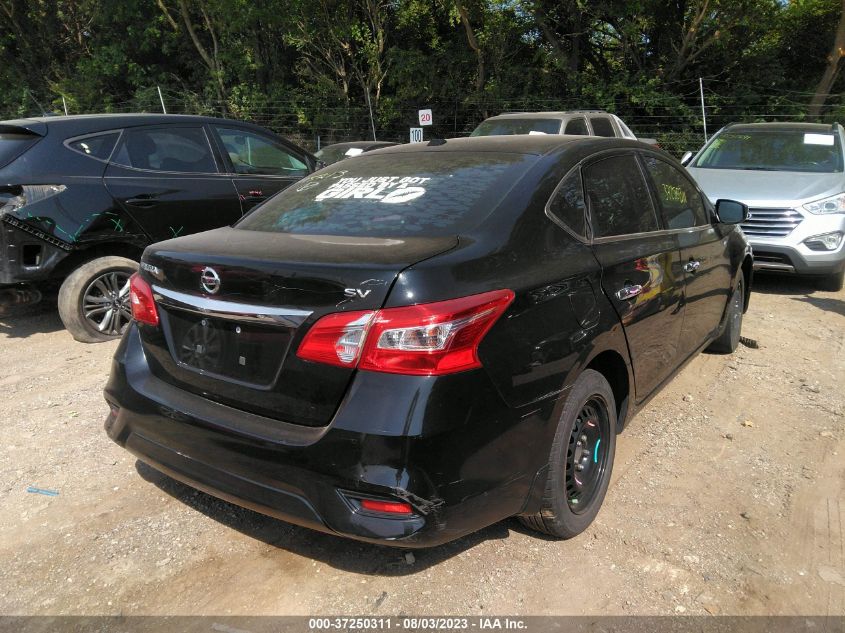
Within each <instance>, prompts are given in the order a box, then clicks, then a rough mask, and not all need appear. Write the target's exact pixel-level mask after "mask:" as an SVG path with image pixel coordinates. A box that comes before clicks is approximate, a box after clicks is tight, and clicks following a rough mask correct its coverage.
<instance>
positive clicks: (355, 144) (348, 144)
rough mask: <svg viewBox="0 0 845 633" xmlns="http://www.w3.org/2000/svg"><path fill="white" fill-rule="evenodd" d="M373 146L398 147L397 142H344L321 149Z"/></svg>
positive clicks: (324, 146)
mask: <svg viewBox="0 0 845 633" xmlns="http://www.w3.org/2000/svg"><path fill="white" fill-rule="evenodd" d="M373 145H379V146H383V147H389V146H391V145H398V143H396V142H395V141H343V142H342V143H332V144H331V145H323V147H322V148H320V149H328V148H330V147H333V148H335V149H343V148H346V147H372V146H373Z"/></svg>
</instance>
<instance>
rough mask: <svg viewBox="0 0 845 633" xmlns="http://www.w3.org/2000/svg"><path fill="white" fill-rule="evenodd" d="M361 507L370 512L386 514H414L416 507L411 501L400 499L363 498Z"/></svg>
mask: <svg viewBox="0 0 845 633" xmlns="http://www.w3.org/2000/svg"><path fill="white" fill-rule="evenodd" d="M360 503H361V508H362V509H363V510H369V511H370V512H383V513H385V514H413V512H414V509H413V508H412V507H411V504H409V503H402V502H400V501H378V500H376V499H361V502H360Z"/></svg>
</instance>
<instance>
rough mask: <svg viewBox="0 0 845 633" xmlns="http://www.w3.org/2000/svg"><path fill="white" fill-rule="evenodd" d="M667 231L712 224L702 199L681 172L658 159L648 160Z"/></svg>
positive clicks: (647, 165)
mask: <svg viewBox="0 0 845 633" xmlns="http://www.w3.org/2000/svg"><path fill="white" fill-rule="evenodd" d="M643 162H644V163H645V166H646V171H648V174H649V176H651V180H652V182H653V183H654V190H655V194H656V195H657V201H658V203H659V204H660V209H661V211H662V213H663V222H664V224H665V225H666V228H667V229H687V228H691V227H694V226H703V225H706V224H709V223H710V221H709V219H708V218H709V214H708V213H707V210H706V209H705V207H704V202H703V201H702V200H701V195H700V194H699V193H698V190H697V189H696V188H695V187H694V186H693V184H692V183H691V182H690V181H689V180H688V179H687V178H686V177H685V176H684V175H683V174H682V173H681V172H680V171H678V169H676V168H675V167H673V166H672V165H670V164H669V163H667V162H665V161H662V160H660V159H658V158H656V157H654V156H644V157H643Z"/></svg>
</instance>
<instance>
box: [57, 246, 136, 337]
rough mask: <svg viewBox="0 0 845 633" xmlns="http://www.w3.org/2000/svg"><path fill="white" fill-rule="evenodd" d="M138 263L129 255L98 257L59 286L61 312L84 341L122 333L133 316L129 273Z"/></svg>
mask: <svg viewBox="0 0 845 633" xmlns="http://www.w3.org/2000/svg"><path fill="white" fill-rule="evenodd" d="M136 270H138V263H137V262H134V261H132V260H131V259H127V258H125V257H117V256H113V255H112V256H108V257H98V258H97V259H93V260H91V261H90V262H87V263H86V264H83V265H82V266H80V267H79V268H77V269H76V270H74V271H73V272H72V273H71V274H70V275H68V277H67V279H65V280H64V283H62V287H61V288H60V289H59V316H60V317H61V319H62V323H64V325H65V327H66V328H67V330H68V332H70V334H71V336H73V338H75V339H76V340H77V341H80V342H82V343H99V342H101V341H108V340H111V339H114V338H117V337H119V336H120V335H121V334H123V332H124V331H125V330H126V328H127V326H128V325H129V322H130V321H131V320H132V308H131V307H130V304H129V277H130V276H131V275H132V273H134V272H135V271H136Z"/></svg>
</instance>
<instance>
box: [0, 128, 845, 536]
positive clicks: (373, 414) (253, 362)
mask: <svg viewBox="0 0 845 633" xmlns="http://www.w3.org/2000/svg"><path fill="white" fill-rule="evenodd" d="M559 114H560V113H554V115H553V116H552V115H550V116H549V117H547V118H543V117H537V120H539V121H546V122H549V121H551V123H549V126H550V127H548V128H547V129H545V130H535V129H528V130H527V132H532V131H534V132H541V133H535V134H530V133H525V132H526V130H525V129H523V128H522V127H518V126H521V125H522V123H519V121H520V117H522V118H523V119H525V118H526V117H525V116H524V115H506V116H505V117H502V118H500V119H501V120H500V122H496V121H493V122H490V123H489V125H488V126H487V127H485V128H484V129H485V130H488V131H489V133H485V132H484V130H482V131H481V132H479V133H478V134H474V137H471V138H463V139H435V140H432V141H429V142H427V143H417V144H406V145H391V146H387V147H381V148H376V149H373V148H372V147H370V146H369V145H368V144H363V143H356V144H352V145H350V146H346V147H341V148H339V149H340V150H341V151H340V152H337V156H331V155H327V154H331V153H330V152H324V156H326V158H328V159H329V160H331V159H333V158H339V160H338V161H337V162H334V163H333V164H331V165H329V166H326V167H322V168H319V167H321V165H322V163H318V162H317V158H316V157H313V156H311V155H309V154H307V152H303V151H302V150H299V149H298V148H295V147H293V146H290V145H289V144H287V143H285V142H284V141H282V140H280V139H277V138H275V137H273V136H272V135H270V133H268V132H266V131H264V130H261V128H255V127H253V126H248V125H246V124H235V123H232V122H228V121H220V120H217V119H206V118H198V117H191V118H184V117H171V118H155V117H154V118H152V119H151V118H144V117H140V118H132V117H129V118H128V119H127V120H123V119H117V118H115V119H112V120H111V121H110V122H109V126H107V127H100V128H98V129H94V128H93V127H91V128H89V129H85V130H81V131H80V130H79V129H73V130H71V129H67V130H65V132H61V126H62V125H68V126H69V128H72V127H73V126H74V125H75V126H81V125H82V124H83V123H87V122H88V120H87V119H84V118H69V119H67V120H63V121H62V122H58V125H54V124H53V123H54V122H53V121H52V120H47V121H40V120H38V121H34V122H33V121H29V122H26V121H24V122H8V123H7V124H3V126H5V127H0V133H2V134H4V135H6V136H0V141H2V142H5V141H7V140H8V141H9V142H10V143H16V145H14V149H13V150H12V149H9V151H8V152H7V154H6V155H7V156H8V160H6V163H7V166H6V167H4V168H3V169H4V170H6V171H3V172H0V173H2V174H3V175H4V176H6V178H4V181H8V182H13V183H15V184H10V185H8V186H7V187H6V191H7V202H6V205H5V206H4V207H3V211H2V221H3V231H4V237H3V239H4V242H3V244H2V246H3V248H5V249H6V252H7V253H9V254H10V256H9V257H7V258H6V259H4V262H6V263H4V266H5V268H3V269H2V270H3V271H4V273H3V274H4V275H6V276H5V277H4V278H3V279H2V280H0V281H6V280H11V281H19V280H20V279H19V277H15V274H16V273H17V272H18V271H24V272H27V271H28V269H29V268H32V269H33V271H32V275H33V280H34V279H39V277H38V276H37V274H36V273H39V274H42V273H43V275H44V277H43V278H49V277H50V275H53V276H55V277H61V274H62V272H63V273H64V274H65V275H66V278H65V280H64V282H63V284H62V290H61V292H60V310H61V313H62V317H63V319H64V320H65V323H66V324H68V326H69V328H70V329H71V330H72V332H73V333H74V335H75V336H77V338H81V339H83V340H93V339H95V338H98V337H100V336H106V335H108V334H110V333H111V334H115V333H118V332H120V331H123V332H124V334H123V337H122V339H121V342H120V345H119V346H118V348H117V351H116V353H115V357H114V363H113V365H112V371H111V376H110V378H109V381H108V384H107V386H106V389H105V397H106V400H107V402H108V405H109V414H108V417H107V419H106V422H105V426H106V431H107V433H108V435H109V437H110V438H111V439H112V440H114V441H115V442H117V443H118V444H119V445H121V446H123V447H125V448H126V449H127V450H129V451H130V452H131V453H133V454H134V455H136V456H137V457H138V458H139V459H141V460H143V461H145V462H147V463H149V464H150V465H152V466H153V467H155V468H157V469H159V470H161V471H163V472H165V473H167V474H169V475H170V476H172V477H174V478H176V479H178V480H181V481H183V482H185V483H187V484H189V485H191V486H194V487H196V488H199V489H201V490H204V491H206V492H208V493H210V494H213V495H216V496H219V497H221V498H223V499H227V500H230V501H233V502H235V503H238V504H241V505H243V506H246V507H249V508H253V509H255V510H258V511H260V512H263V513H265V514H268V515H271V516H275V517H278V518H281V519H284V520H286V521H290V522H293V523H297V524H300V525H304V526H307V527H310V528H313V529H316V530H321V531H324V532H329V533H332V534H338V535H343V536H347V537H350V538H354V539H358V540H362V541H369V542H377V543H384V544H388V545H394V546H400V547H426V546H432V545H437V544H440V543H444V542H446V541H449V540H451V539H454V538H457V537H460V536H462V535H464V534H467V533H469V532H472V531H474V530H477V529H480V528H482V527H484V526H486V525H489V524H491V523H494V522H496V521H499V520H501V519H504V518H507V517H510V516H518V517H520V518H521V519H522V521H523V522H524V523H525V524H526V525H528V526H530V527H531V528H533V529H536V530H538V531H540V532H544V533H546V534H549V535H552V536H555V537H561V538H567V537H571V536H574V535H576V534H578V533H580V532H582V531H583V530H584V529H586V527H587V526H589V525H590V523H591V522H592V521H593V519H594V518H595V517H596V515H597V513H598V511H599V509H600V507H601V505H602V503H603V500H604V496H605V493H606V491H607V486H608V483H609V481H610V477H611V471H612V467H613V461H614V454H615V446H616V436H617V434H618V433H620V432H621V431H622V430H623V429H624V428H625V425H626V423H627V422H628V421H629V420H630V419H631V417H632V416H633V415H634V414H635V412H636V411H637V410H638V409H640V408H641V407H643V406H645V404H646V403H647V402H648V400H649V399H650V398H651V397H653V396H654V395H655V394H656V393H657V392H658V391H659V390H660V389H661V388H662V387H663V386H664V385H665V384H666V383H667V382H668V381H669V380H671V378H672V377H673V376H674V375H675V374H676V373H677V372H678V371H679V370H680V368H682V367H683V366H684V364H685V363H687V362H689V361H690V360H691V359H692V358H693V357H695V355H696V354H698V353H699V352H701V351H703V350H705V349H709V350H712V351H715V352H721V353H730V352H733V351H734V350H735V349H736V348H737V346H738V344H739V339H740V334H741V328H742V318H743V314H744V313H745V311H746V310H747V309H748V304H749V298H750V288H751V283H752V276H753V269H754V267H755V263H754V259H753V255H752V249H751V245H750V244H749V240H748V239H747V238H746V235H745V233H744V232H743V230H742V229H741V228H740V226H739V225H741V224H742V225H745V226H752V225H753V224H752V223H753V222H754V220H755V219H757V218H759V216H756V215H753V213H754V212H752V215H749V208H748V205H747V204H745V203H744V201H743V200H742V197H743V196H739V195H738V196H737V197H738V198H740V200H735V199H732V198H730V197H728V196H727V195H726V196H725V197H717V198H715V199H713V194H712V193H710V195H709V196H708V194H707V193H706V191H707V189H704V190H703V189H702V187H701V186H700V182H697V181H696V180H695V179H694V178H693V177H692V176H691V175H690V172H688V171H687V170H686V169H685V168H684V167H683V166H682V165H681V163H679V162H678V161H676V160H675V159H673V158H671V157H670V156H669V155H668V154H666V153H665V152H663V151H662V150H660V149H658V148H655V147H654V146H652V145H649V144H646V143H643V142H639V141H637V140H636V139H633V138H628V135H629V134H630V136H633V134H631V133H630V130H628V129H627V127H626V126H624V124H623V123H621V121H618V120H617V119H616V118H614V117H612V116H611V115H607V113H601V112H578V113H565V115H566V116H565V118H559V117H558V115H559ZM556 117H558V118H556ZM579 118H580V119H582V120H583V121H584V125H585V126H586V131H587V132H588V133H587V134H573V133H571V130H568V129H567V127H568V125H569V124H570V122H572V121H575V120H577V119H579ZM603 119H606V120H607V122H609V124H610V126H611V127H612V128H613V130H614V132H615V133H614V134H612V135H610V134H608V135H604V134H602V133H601V132H600V130H601V127H600V126H601V125H602V123H600V122H599V121H601V120H603ZM93 121H94V120H93V119H92V120H91V123H90V125H92V126H93V125H94V122H93ZM515 121H516V122H517V123H514V122H515ZM486 123H488V122H485V123H482V125H481V126H479V129H481V128H483V127H484V126H485V124H486ZM99 125H101V126H102V125H103V123H102V122H100V123H99ZM543 125H545V124H543ZM514 126H516V127H514ZM531 127H532V128H533V127H534V124H533V123H532V124H531ZM507 130H516V132H513V133H511V132H508V131H507ZM555 130H556V131H555ZM778 130H779V131H789V130H792V128H788V127H784V128H783V130H781V129H780V128H778ZM791 133H792V132H790V134H791ZM725 134H727V136H724V135H725ZM730 134H731V132H730V130H728V131H727V132H726V131H723V132H722V133H721V134H720V135H717V138H715V139H714V140H713V142H711V144H709V145H708V146H706V147H705V148H704V149H702V151H701V152H700V153H699V155H698V156H696V157H695V159H694V160H693V162H692V164H691V166H692V168H693V169H698V170H713V171H714V172H715V170H718V169H722V168H724V169H725V171H724V172H723V173H726V174H727V173H729V172H731V171H739V170H745V169H746V167H749V164H745V163H743V162H742V160H745V158H743V157H744V156H746V155H750V156H753V155H754V151H757V150H753V149H747V148H746V146H745V145H743V144H742V143H743V142H745V141H746V140H747V138H751V139H752V140H754V138H755V137H753V134H754V131H753V130H751V131H749V130H746V129H744V128H743V129H739V130H734V132H733V134H734V136H731V135H730ZM841 134H842V131H841V128H838V127H837V128H833V129H832V128H830V126H828V127H827V128H824V129H822V128H806V129H805V128H800V132H799V133H796V135H794V138H791V139H790V140H789V143H791V145H789V143H785V144H784V145H783V147H781V144H780V143H781V141H771V142H769V141H766V142H768V143H769V150H765V149H764V150H759V151H762V152H764V153H765V154H766V156H767V157H768V158H767V159H769V160H771V161H772V162H771V167H772V168H774V167H775V166H777V165H783V166H784V167H785V168H788V169H790V170H794V168H795V167H796V166H797V165H804V166H805V167H807V171H808V172H813V170H817V171H818V173H826V172H825V170H827V169H830V173H834V174H836V173H839V174H840V180H839V181H836V182H838V183H839V185H837V184H836V183H835V182H834V181H835V177H831V184H830V185H829V186H830V187H832V188H834V189H835V188H836V186H839V187H840V188H842V187H841V184H842V183H841V172H842V160H841V147H842V146H843V143H842V138H841ZM720 138H721V139H722V140H719V139H720ZM0 147H3V148H4V149H6V148H11V147H12V146H11V145H8V146H2V145H0ZM328 149H330V148H327V150H328ZM350 149H352V150H354V151H353V152H352V153H351V154H350V152H349V150H350ZM781 149H783V154H782V156H779V157H778V158H777V159H775V158H772V157H771V156H770V155H769V153H770V152H775V151H776V150H777V151H780V150H781ZM725 152H727V153H725ZM730 152H733V153H734V154H736V155H737V156H738V157H739V158H734V157H732V154H731V153H730ZM837 152H838V154H837ZM57 156H58V157H60V159H61V160H63V161H65V162H67V164H68V166H69V167H67V168H64V167H63V172H64V171H70V172H71V176H72V177H67V178H65V179H64V180H60V179H59V178H60V177H59V175H58V174H57V169H58V168H57V166H56V163H57V160H58V159H57V158H56V157H57ZM837 156H838V158H837ZM775 161H777V162H775ZM837 161H839V162H837ZM91 164H94V165H96V168H94V167H91ZM743 165H745V167H743ZM753 169H754V168H753V167H751V168H750V170H753ZM750 170H749V171H750ZM837 170H838V171H837ZM92 172H93V173H92ZM707 173H708V174H709V173H711V172H707ZM789 173H790V174H792V171H790V172H789ZM12 177H15V178H16V179H17V180H9V179H10V178H12ZM780 177H781V179H783V180H786V178H784V177H783V174H781V175H780ZM790 179H791V175H790ZM740 182H742V181H741V180H740ZM807 182H808V183H809V179H808V181H807ZM24 183H25V184H24ZM709 186H710V185H708V187H709ZM82 187H88V189H82ZM195 187H196V188H195ZM273 187H275V189H273ZM809 187H810V185H809V184H807V189H806V191H807V192H809V193H807V197H802V196H794V197H793V198H790V200H799V201H801V203H802V204H803V205H805V210H806V211H807V213H808V214H812V215H813V216H815V215H818V216H819V217H822V216H824V215H828V216H829V217H834V216H837V213H840V212H839V211H830V213H828V212H827V211H826V209H828V206H830V205H832V204H834V202H835V204H838V198H836V197H835V196H834V198H835V200H834V202H831V195H832V194H830V190H828V189H824V190H818V193H812V192H816V190H815V189H812V190H811V189H809ZM711 190H712V188H711ZM276 191H278V193H276V195H273V196H271V197H270V196H269V194H270V193H275V192H276ZM731 191H734V190H731ZM736 191H737V192H738V193H742V192H741V191H739V190H736ZM233 192H234V193H233ZM203 196H204V197H203ZM230 196H231V199H230ZM264 198H267V199H266V200H264ZM762 198H765V196H763V197H762ZM762 198H761V199H762ZM785 198H786V197H785ZM785 198H784V199H785ZM89 199H90V201H91V202H89ZM259 203H260V204H259ZM227 205H229V206H227ZM813 205H815V206H813ZM86 207H87V208H90V209H93V210H94V211H92V212H91V213H92V215H91V217H90V218H88V217H87V216H85V217H83V216H82V215H80V213H79V212H78V211H77V210H78V209H80V208H86ZM831 208H834V207H831ZM835 208H838V207H835ZM221 209H228V210H229V213H230V215H229V216H227V217H226V218H225V219H223V218H222V217H218V216H214V214H216V213H222V211H221ZM814 209H815V210H814ZM180 214H181V215H180ZM203 215H205V216H206V217H202V218H201V219H199V220H198V222H197V224H191V225H189V224H188V219H189V218H192V217H197V216H203ZM212 216H213V217H212ZM802 217H803V214H802ZM835 219H838V217H837V218H835ZM804 221H805V222H806V223H807V224H808V225H809V224H810V223H811V222H810V220H809V219H805V220H804ZM203 222H207V223H208V224H202V223H203ZM176 224H179V225H180V226H179V229H178V230H175V229H176V228H177V227H176ZM834 224H835V222H832V223H831V224H830V225H826V226H825V229H824V230H825V232H826V233H832V232H836V230H837V229H836V228H835V226H834ZM212 226H218V227H220V228H214V229H212V230H204V229H207V228H211V227H212ZM836 226H839V225H836ZM165 227H166V228H167V229H169V230H170V232H171V233H172V235H168V234H167V231H165V230H163V229H164V228H165ZM831 227H832V228H831ZM808 228H811V227H808ZM793 230H794V231H797V229H796V228H795V227H793ZM813 230H815V229H813ZM188 233H192V234H190V235H189V234H188ZM752 233H753V232H752ZM162 234H163V235H162ZM789 235H791V232H790V233H788V234H787V237H788V236H789ZM801 235H803V233H799V234H798V236H799V237H800V236H801ZM814 236H815V238H816V239H817V240H818V241H820V243H823V244H826V243H827V242H825V240H827V239H828V238H827V237H825V236H824V235H816V234H814V235H811V236H809V237H806V238H804V237H802V238H801V242H800V245H801V246H800V247H801V248H805V247H806V249H808V250H813V251H815V249H814V248H813V246H814V244H815V242H814V241H813V239H810V238H811V237H814ZM124 238H126V239H124ZM162 238H170V239H162ZM112 244H125V245H128V247H131V248H134V249H135V250H131V251H129V250H127V251H121V252H119V253H115V252H110V251H108V250H104V249H107V248H110V247H111V245H112ZM27 246H29V247H30V248H32V247H33V246H37V247H38V248H40V249H41V250H40V251H38V252H39V253H40V254H41V255H39V256H38V257H36V258H35V259H31V257H32V255H31V253H30V259H26V256H23V260H20V261H19V259H15V258H16V257H17V258H20V257H21V255H19V253H22V252H24V251H25V249H26V247H27ZM840 246H841V245H840ZM142 250H143V254H142V255H141V257H140V266H139V269H138V271H137V272H134V273H132V274H131V276H130V272H132V271H133V270H134V269H135V267H136V265H135V261H134V260H133V259H130V257H137V256H138V254H139V253H140V252H141V251H142ZM828 250H829V251H831V250H832V252H835V249H828ZM818 252H821V251H818ZM84 253H93V254H95V255H96V256H95V257H94V258H93V259H92V258H91V257H87V258H86V257H85V256H84ZM75 257H77V258H79V259H73V258H75ZM117 258H120V261H112V260H115V259H117ZM104 260H106V261H104ZM26 262H30V263H32V262H35V265H27V263H26ZM42 262H43V265H42ZM65 262H75V263H76V267H75V268H73V267H72V266H71V264H68V263H65ZM80 262H82V265H78V264H79V263H80ZM42 266H43V271H39V270H38V269H39V268H41V267H42ZM62 266H64V268H62ZM68 271H72V272H70V273H69V274H68ZM118 273H119V274H118ZM61 304H64V307H62V305H61ZM107 314H111V315H112V316H111V317H106V316H103V317H102V318H103V319H106V318H112V319H114V318H117V317H115V315H119V318H120V321H118V322H117V324H116V325H114V324H113V322H112V321H109V322H108V324H107V325H105V326H104V325H103V321H99V322H98V321H97V318H98V315H107ZM130 315H131V317H132V318H131V319H129V316H130ZM74 319H76V320H74ZM112 325H114V328H112V329H110V328H111V327H112ZM85 328H87V330H86V329H85ZM80 332H81V333H82V334H80Z"/></svg>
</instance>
